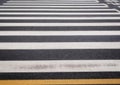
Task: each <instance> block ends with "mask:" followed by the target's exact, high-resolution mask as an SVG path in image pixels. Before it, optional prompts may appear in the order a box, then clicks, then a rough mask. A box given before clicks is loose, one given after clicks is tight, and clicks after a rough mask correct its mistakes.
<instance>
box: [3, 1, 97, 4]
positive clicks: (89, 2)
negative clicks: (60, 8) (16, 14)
mask: <svg viewBox="0 0 120 85" xmlns="http://www.w3.org/2000/svg"><path fill="white" fill-rule="evenodd" d="M78 3H80V4H98V2H91V1H87V2H85V1H84V2H83V1H82V2H59V1H58V2H37V1H36V2H7V3H4V4H78Z"/></svg>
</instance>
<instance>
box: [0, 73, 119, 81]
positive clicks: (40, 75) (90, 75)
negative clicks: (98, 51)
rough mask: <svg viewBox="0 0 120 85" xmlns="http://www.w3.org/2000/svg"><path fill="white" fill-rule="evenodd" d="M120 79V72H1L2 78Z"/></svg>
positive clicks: (0, 76)
mask: <svg viewBox="0 0 120 85" xmlns="http://www.w3.org/2000/svg"><path fill="white" fill-rule="evenodd" d="M101 78H102V79H111V78H112V79H117V78H118V79H119V78H120V72H76V73H75V72H60V73H37V72H36V73H0V80H18V79H21V80H22V79H26V80H28V79H33V80H34V79H101Z"/></svg>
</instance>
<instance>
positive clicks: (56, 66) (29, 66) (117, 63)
mask: <svg viewBox="0 0 120 85" xmlns="http://www.w3.org/2000/svg"><path fill="white" fill-rule="evenodd" d="M0 65H1V66H0V73H16V72H17V73H18V72H26V73H30V72H120V60H50V61H48V60H46V61H45V60H44V61H43V60H42V61H0Z"/></svg>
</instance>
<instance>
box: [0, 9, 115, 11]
mask: <svg viewBox="0 0 120 85" xmlns="http://www.w3.org/2000/svg"><path fill="white" fill-rule="evenodd" d="M0 11H116V9H0Z"/></svg>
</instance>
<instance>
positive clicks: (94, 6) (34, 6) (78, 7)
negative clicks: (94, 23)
mask: <svg viewBox="0 0 120 85" xmlns="http://www.w3.org/2000/svg"><path fill="white" fill-rule="evenodd" d="M0 7H6V8H9V7H26V8H27V7H32V8H36V7H55V8H60V7H63V8H66V7H71V8H82V7H84V8H87V7H96V8H97V7H98V8H99V7H108V6H107V5H103V6H0Z"/></svg>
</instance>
